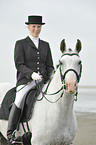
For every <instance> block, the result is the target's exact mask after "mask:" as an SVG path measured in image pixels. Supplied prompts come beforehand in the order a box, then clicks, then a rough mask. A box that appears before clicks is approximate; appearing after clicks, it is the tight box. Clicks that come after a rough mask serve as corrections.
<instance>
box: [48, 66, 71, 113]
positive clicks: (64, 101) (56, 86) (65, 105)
mask: <svg viewBox="0 0 96 145" xmlns="http://www.w3.org/2000/svg"><path fill="white" fill-rule="evenodd" d="M63 85H64V84H62V82H61V78H60V71H59V69H58V70H57V71H56V73H55V74H54V77H53V79H52V81H51V83H50V85H49V87H48V91H47V93H48V94H50V93H55V92H57V91H58V90H60V89H61V87H62V86H63ZM62 91H64V90H61V91H60V93H57V94H56V95H49V96H47V98H48V99H49V100H51V101H53V102H54V101H56V100H57V99H58V98H60V96H61V93H62ZM73 103H74V96H73V94H68V93H66V92H65V91H64V94H63V96H62V98H60V100H59V101H57V102H56V103H55V105H54V106H53V108H54V109H56V107H57V108H58V109H60V111H62V110H63V111H65V112H67V113H68V112H70V113H71V112H72V111H73Z"/></svg>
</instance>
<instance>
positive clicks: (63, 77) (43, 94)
mask: <svg viewBox="0 0 96 145" xmlns="http://www.w3.org/2000/svg"><path fill="white" fill-rule="evenodd" d="M64 55H69V56H73V55H77V56H78V57H79V55H78V54H77V53H72V54H70V53H65V54H63V55H62V56H61V58H62V57H63V56H64ZM58 67H59V71H60V78H61V82H62V87H61V88H60V89H59V90H58V91H57V92H55V93H52V94H47V90H48V87H49V85H50V82H51V80H50V81H49V83H48V85H47V87H46V90H45V91H44V92H43V91H41V89H40V88H39V86H38V84H36V85H37V88H38V89H39V91H40V92H41V93H42V98H41V99H38V100H37V101H41V100H42V99H43V98H45V99H46V100H47V101H48V102H50V103H56V102H57V101H59V100H60V98H61V97H62V96H63V94H64V89H66V85H65V76H66V74H67V73H68V72H70V71H73V72H74V73H75V74H76V77H77V82H78V83H79V81H80V77H81V72H82V64H80V73H79V74H78V73H77V71H76V70H75V69H68V70H66V71H65V72H64V74H62V70H61V63H59V65H58ZM35 83H36V82H35ZM61 90H63V92H62V93H61V96H60V97H59V98H58V99H57V100H56V101H54V102H52V101H50V100H48V99H47V98H46V97H45V95H56V94H58V93H59V92H61ZM74 95H75V96H76V99H74V100H75V101H77V95H78V90H77V87H76V93H75V94H74Z"/></svg>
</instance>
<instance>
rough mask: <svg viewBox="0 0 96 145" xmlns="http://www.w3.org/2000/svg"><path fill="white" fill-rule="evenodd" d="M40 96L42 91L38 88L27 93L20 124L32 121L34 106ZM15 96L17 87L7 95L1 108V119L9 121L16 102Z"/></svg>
mask: <svg viewBox="0 0 96 145" xmlns="http://www.w3.org/2000/svg"><path fill="white" fill-rule="evenodd" d="M40 87H43V85H41V86H40ZM39 94H40V91H39V90H38V89H37V87H36V86H35V87H34V88H32V89H31V90H30V91H29V92H28V93H27V95H26V99H25V103H24V108H23V113H22V116H21V119H20V122H22V123H23V122H28V121H29V120H30V119H31V117H32V114H33V110H34V105H35V103H36V99H37V97H38V95H39ZM15 96H16V87H14V88H12V89H11V90H9V91H8V92H7V93H6V95H5V97H4V99H3V101H2V104H1V107H0V119H3V120H8V118H9V114H10V110H11V107H12V104H13V102H14V100H15Z"/></svg>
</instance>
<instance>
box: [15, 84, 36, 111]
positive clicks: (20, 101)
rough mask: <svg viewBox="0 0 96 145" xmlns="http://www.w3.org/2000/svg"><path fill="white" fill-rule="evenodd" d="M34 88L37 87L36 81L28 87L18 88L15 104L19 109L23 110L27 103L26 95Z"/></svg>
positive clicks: (21, 86)
mask: <svg viewBox="0 0 96 145" xmlns="http://www.w3.org/2000/svg"><path fill="white" fill-rule="evenodd" d="M34 86H36V84H35V81H32V82H30V83H28V84H27V85H20V86H18V87H17V89H16V91H17V92H16V98H15V101H14V103H15V105H16V106H17V107H18V108H20V109H23V108H22V107H23V106H24V101H25V97H26V94H27V93H28V91H29V90H31V89H32V88H33V87H34ZM23 87H24V88H23ZM20 89H21V90H20Z"/></svg>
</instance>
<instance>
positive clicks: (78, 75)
mask: <svg viewBox="0 0 96 145" xmlns="http://www.w3.org/2000/svg"><path fill="white" fill-rule="evenodd" d="M65 55H69V56H73V55H76V56H78V57H79V55H78V54H77V53H72V54H70V53H65V54H63V55H62V56H61V58H62V57H63V56H65ZM59 66H60V67H59V69H60V77H61V82H62V84H63V83H65V76H66V74H67V73H68V72H70V71H73V72H74V73H75V74H76V77H77V82H78V83H79V81H80V78H81V73H82V64H80V73H79V74H78V73H77V71H76V70H75V69H67V70H66V71H65V72H64V74H62V70H61V64H59Z"/></svg>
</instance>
